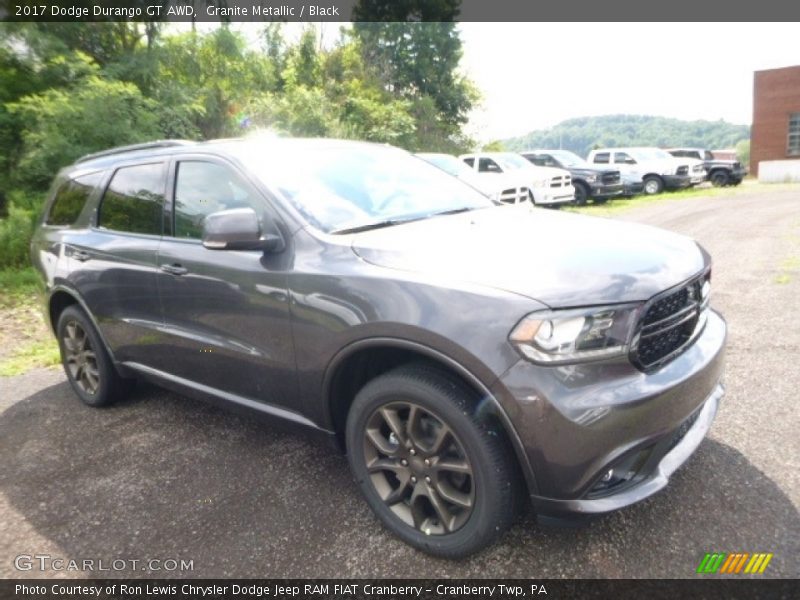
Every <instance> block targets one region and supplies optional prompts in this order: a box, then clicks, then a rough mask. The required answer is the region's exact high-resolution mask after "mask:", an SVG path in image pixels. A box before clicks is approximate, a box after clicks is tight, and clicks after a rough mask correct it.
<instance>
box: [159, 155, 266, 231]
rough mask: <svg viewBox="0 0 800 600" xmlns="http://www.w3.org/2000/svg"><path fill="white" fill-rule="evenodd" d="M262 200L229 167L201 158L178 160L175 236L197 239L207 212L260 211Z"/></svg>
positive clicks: (258, 212) (208, 213)
mask: <svg viewBox="0 0 800 600" xmlns="http://www.w3.org/2000/svg"><path fill="white" fill-rule="evenodd" d="M262 202H263V201H262V200H261V198H260V197H259V196H258V193H257V192H256V191H255V190H253V189H252V187H251V186H250V185H249V184H248V183H247V182H245V181H243V180H242V178H241V177H239V175H237V174H236V173H235V172H234V171H233V170H231V169H230V168H228V167H225V166H223V165H219V164H216V163H211V162H204V161H191V160H190V161H181V162H179V163H178V167H177V172H176V174H175V201H174V229H175V233H174V235H175V237H178V238H191V239H200V238H201V237H202V234H203V221H204V219H205V218H206V216H207V215H210V214H211V213H215V212H218V211H221V210H228V209H230V208H252V209H254V210H255V211H256V213H257V214H259V215H260V214H261V212H262V210H261V209H262V208H263V206H262Z"/></svg>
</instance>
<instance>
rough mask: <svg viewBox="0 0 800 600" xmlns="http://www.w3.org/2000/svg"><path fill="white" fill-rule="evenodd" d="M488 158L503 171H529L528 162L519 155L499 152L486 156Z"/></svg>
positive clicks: (529, 164)
mask: <svg viewBox="0 0 800 600" xmlns="http://www.w3.org/2000/svg"><path fill="white" fill-rule="evenodd" d="M486 156H487V157H488V158H491V159H492V160H494V161H495V162H496V163H497V164H498V165H500V167H501V168H502V169H503V170H504V171H514V170H516V169H530V168H531V167H532V166H533V165H531V163H530V161H529V160H528V159H527V158H525V157H524V156H522V155H521V154H514V153H513V152H500V153H497V154H487V155H486Z"/></svg>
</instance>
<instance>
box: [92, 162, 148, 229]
mask: <svg viewBox="0 0 800 600" xmlns="http://www.w3.org/2000/svg"><path fill="white" fill-rule="evenodd" d="M163 210H164V167H163V165H162V164H161V163H156V164H149V165H136V166H134V167H122V168H121V169H117V172H116V173H114V177H112V179H111V183H109V184H108V189H106V193H105V196H103V202H102V204H101V205H100V216H99V219H98V225H99V226H100V227H105V228H107V229H114V230H115V231H130V232H132V233H149V234H153V235H161V220H162V218H161V215H162V212H163Z"/></svg>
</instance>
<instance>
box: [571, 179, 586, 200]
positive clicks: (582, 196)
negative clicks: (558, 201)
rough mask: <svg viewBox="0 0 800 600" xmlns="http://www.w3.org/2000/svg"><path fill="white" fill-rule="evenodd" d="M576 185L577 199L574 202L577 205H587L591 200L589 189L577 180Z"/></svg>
mask: <svg viewBox="0 0 800 600" xmlns="http://www.w3.org/2000/svg"><path fill="white" fill-rule="evenodd" d="M574 187H575V200H573V203H574V204H575V205H576V206H585V205H586V203H587V202H588V201H589V190H588V189H587V188H586V186H585V185H584V184H582V183H579V182H575V183H574Z"/></svg>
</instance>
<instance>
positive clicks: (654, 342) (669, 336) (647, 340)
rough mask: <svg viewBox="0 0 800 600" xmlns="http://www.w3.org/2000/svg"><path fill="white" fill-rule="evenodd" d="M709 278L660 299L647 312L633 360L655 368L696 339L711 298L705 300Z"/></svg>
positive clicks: (645, 366) (640, 329)
mask: <svg viewBox="0 0 800 600" xmlns="http://www.w3.org/2000/svg"><path fill="white" fill-rule="evenodd" d="M705 281H706V276H705V275H703V276H701V277H697V278H695V279H693V280H692V281H690V282H689V283H687V284H685V285H684V286H683V287H681V288H680V289H678V290H676V291H671V292H667V293H666V294H665V295H663V296H661V297H657V298H656V299H655V301H653V302H652V303H651V304H650V305H649V306H648V307H647V308H646V309H645V312H644V315H643V316H642V318H641V321H640V322H639V327H638V333H637V334H636V339H635V341H634V344H633V349H632V352H631V360H632V362H633V364H635V365H636V366H637V367H639V368H641V369H645V370H646V369H651V368H653V367H656V366H659V365H661V364H664V363H665V362H667V361H669V360H671V359H672V358H675V357H676V356H677V355H678V354H680V352H681V351H682V350H684V349H685V348H686V347H687V346H688V344H689V342H690V341H691V340H692V339H693V337H694V334H695V332H696V331H697V330H698V325H701V323H700V321H701V318H703V317H704V310H705V309H706V307H707V306H708V302H707V301H708V299H707V298H705V299H703V298H702V290H703V284H704V283H705Z"/></svg>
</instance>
